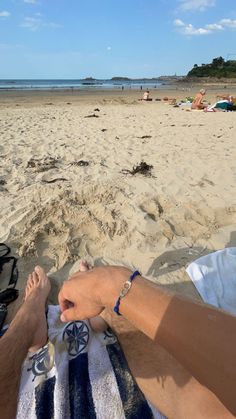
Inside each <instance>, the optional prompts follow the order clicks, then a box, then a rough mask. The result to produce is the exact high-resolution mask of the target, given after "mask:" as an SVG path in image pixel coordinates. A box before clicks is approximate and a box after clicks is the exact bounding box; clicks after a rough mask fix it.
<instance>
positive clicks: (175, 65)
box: [0, 0, 236, 78]
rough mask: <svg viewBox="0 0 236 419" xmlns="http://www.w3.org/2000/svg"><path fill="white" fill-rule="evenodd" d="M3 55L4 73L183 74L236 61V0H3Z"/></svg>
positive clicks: (0, 20) (0, 17) (63, 75)
mask: <svg viewBox="0 0 236 419" xmlns="http://www.w3.org/2000/svg"><path fill="white" fill-rule="evenodd" d="M0 54H1V55H0V57H1V61H0V63H1V65H0V78H82V77H89V76H92V77H97V78H110V77H113V76H117V75H119V76H128V77H154V76H160V75H171V74H175V73H176V74H177V75H182V74H186V72H188V70H190V69H191V68H192V66H193V65H194V64H195V63H197V64H199V65H200V64H201V63H208V62H211V61H212V59H213V58H214V57H218V56H220V55H221V56H223V57H224V58H225V59H227V57H228V58H230V59H235V60H236V0H225V1H223V0H119V1H114V0H100V1H95V0H84V1H81V0H0ZM228 54H231V55H230V56H229V55H228ZM233 54H234V55H233Z"/></svg>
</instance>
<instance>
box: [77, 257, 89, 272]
mask: <svg viewBox="0 0 236 419" xmlns="http://www.w3.org/2000/svg"><path fill="white" fill-rule="evenodd" d="M79 270H80V272H86V271H88V270H89V264H88V262H86V260H82V261H81V262H80V265H79Z"/></svg>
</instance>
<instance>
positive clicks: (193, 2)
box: [179, 0, 215, 12]
mask: <svg viewBox="0 0 236 419" xmlns="http://www.w3.org/2000/svg"><path fill="white" fill-rule="evenodd" d="M179 2H180V9H181V10H184V11H189V10H190V11H191V10H199V11H201V12H202V11H204V10H205V9H207V8H208V7H213V6H215V0H179Z"/></svg>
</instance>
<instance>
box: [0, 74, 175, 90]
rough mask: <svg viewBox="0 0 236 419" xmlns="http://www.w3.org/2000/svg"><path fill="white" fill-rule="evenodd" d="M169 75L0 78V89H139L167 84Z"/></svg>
mask: <svg viewBox="0 0 236 419" xmlns="http://www.w3.org/2000/svg"><path fill="white" fill-rule="evenodd" d="M170 78H171V76H169V77H168V76H166V82H165V81H163V80H164V79H165V77H164V76H163V79H162V78H159V77H156V78H154V77H153V78H132V79H131V78H128V77H112V78H111V79H98V78H97V79H96V78H93V77H86V78H80V79H60V78H55V79H51V78H48V79H45V78H42V79H12V78H10V79H6V78H5V79H0V90H54V89H57V90H58V89H62V90H65V89H71V90H73V89H84V88H86V89H88V88H90V89H99V88H105V89H127V88H129V89H137V88H138V89H141V90H142V88H144V89H145V88H160V87H161V86H166V85H167V84H169V83H168V82H167V80H168V79H170Z"/></svg>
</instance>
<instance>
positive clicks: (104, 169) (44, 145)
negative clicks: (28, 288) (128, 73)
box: [0, 88, 236, 316]
mask: <svg viewBox="0 0 236 419" xmlns="http://www.w3.org/2000/svg"><path fill="white" fill-rule="evenodd" d="M196 89H197V88H196ZM151 93H152V96H153V97H154V98H162V97H164V96H165V95H168V96H171V97H173V96H175V97H177V98H178V99H180V98H184V97H185V96H186V95H187V96H189V95H192V94H194V93H195V90H194V91H185V90H178V91H175V90H173V91H172V90H168V91H164V90H161V91H160V90H156V91H153V92H151ZM231 93H233V94H234V93H235V92H234V91H231ZM215 95H216V90H212V91H208V92H207V95H206V99H207V100H209V101H212V102H213V101H214V99H215ZM139 97H140V92H129V91H126V92H123V93H122V94H121V92H114V91H113V92H112V91H111V92H97V93H96V94H94V93H90V94H86V93H84V94H82V93H81V92H80V93H73V94H72V93H71V92H64V93H62V92H43V93H42V92H36V93H29V92H27V93H23V92H18V93H16V92H1V96H0V102H1V103H0V119H1V128H0V132H1V144H0V162H1V165H0V192H1V204H0V205H1V223H0V241H1V242H6V243H7V244H8V245H9V246H10V247H11V248H12V251H13V254H14V255H16V257H18V258H19V261H18V266H19V281H18V285H17V286H18V288H20V289H21V290H23V289H24V286H25V281H26V279H27V275H28V274H29V272H30V271H31V270H32V269H33V267H34V266H35V264H40V265H42V266H43V267H44V268H45V269H46V270H47V271H48V272H49V273H50V275H51V277H52V281H53V284H54V287H53V290H52V294H51V301H52V302H54V303H56V295H57V290H58V287H59V286H60V283H61V281H63V280H64V279H66V278H67V277H68V275H69V272H70V271H71V269H72V267H73V269H76V266H78V264H77V263H78V261H79V260H81V259H87V260H88V261H89V262H91V263H93V264H95V265H99V264H107V263H108V264H122V265H126V266H129V267H132V268H134V267H135V268H137V269H140V271H141V272H142V273H143V274H144V275H145V276H148V277H149V278H150V279H151V280H154V281H156V282H158V283H162V284H164V285H165V286H167V287H168V288H169V289H174V290H175V291H179V292H181V293H183V294H185V295H189V296H196V293H195V291H194V288H193V286H192V284H191V282H190V280H189V279H188V277H187V274H185V267H186V265H187V264H188V263H189V262H191V261H192V260H194V259H196V258H198V257H200V256H201V255H203V254H205V253H207V252H209V251H212V250H215V249H220V248H223V247H225V246H236V196H235V180H236V168H235V157H236V145H235V127H236V123H235V113H234V112H227V113H226V112H217V113H204V112H201V111H195V112H187V111H186V110H185V109H181V108H174V107H173V106H171V105H168V104H164V103H163V102H158V101H153V102H150V103H143V102H140V101H138V98H139ZM141 161H144V162H146V163H147V164H148V165H150V166H153V167H152V169H151V170H150V173H149V174H148V175H147V176H145V175H143V174H141V173H137V174H135V175H132V174H131V173H130V172H129V171H132V169H133V167H134V166H136V165H137V164H139V163H140V162H141ZM19 302H20V299H18V303H17V305H18V304H19ZM15 308H16V305H15V307H14V309H15ZM12 311H13V308H12V309H11V310H10V316H11V315H12Z"/></svg>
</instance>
